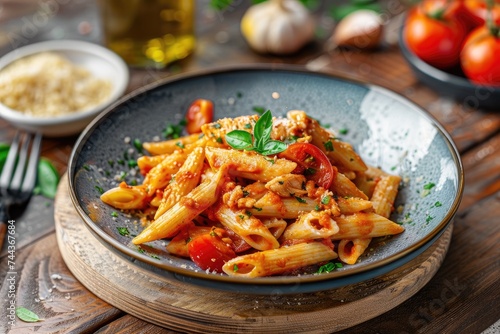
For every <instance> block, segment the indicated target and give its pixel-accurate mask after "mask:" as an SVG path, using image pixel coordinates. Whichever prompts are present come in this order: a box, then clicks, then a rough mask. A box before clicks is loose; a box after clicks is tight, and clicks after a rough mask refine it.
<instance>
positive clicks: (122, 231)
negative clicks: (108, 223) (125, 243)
mask: <svg viewBox="0 0 500 334" xmlns="http://www.w3.org/2000/svg"><path fill="white" fill-rule="evenodd" d="M116 229H117V230H118V233H120V235H121V236H124V237H128V236H129V235H130V232H129V231H128V228H126V227H117V228H116Z"/></svg>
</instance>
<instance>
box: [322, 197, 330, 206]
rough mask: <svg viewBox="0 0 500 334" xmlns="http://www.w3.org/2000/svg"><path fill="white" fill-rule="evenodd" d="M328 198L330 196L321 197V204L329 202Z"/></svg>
mask: <svg viewBox="0 0 500 334" xmlns="http://www.w3.org/2000/svg"><path fill="white" fill-rule="evenodd" d="M330 199H331V197H330V196H325V197H323V198H322V199H321V204H324V205H327V204H328V203H330Z"/></svg>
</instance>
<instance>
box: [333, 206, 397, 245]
mask: <svg viewBox="0 0 500 334" xmlns="http://www.w3.org/2000/svg"><path fill="white" fill-rule="evenodd" d="M333 219H334V220H335V221H336V222H337V225H338V227H339V232H338V233H337V234H334V235H333V236H332V237H331V239H332V240H342V239H356V238H362V239H366V238H375V237H382V236H386V235H393V234H399V233H401V232H403V231H404V228H403V227H402V226H401V225H399V224H396V223H394V222H392V221H390V220H389V219H387V218H385V217H382V216H380V215H377V214H376V213H361V212H359V213H354V214H352V215H342V216H339V217H333Z"/></svg>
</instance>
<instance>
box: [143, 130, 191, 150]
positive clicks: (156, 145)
mask: <svg viewBox="0 0 500 334" xmlns="http://www.w3.org/2000/svg"><path fill="white" fill-rule="evenodd" d="M199 138H200V134H199V133H196V134H192V135H188V136H184V137H179V138H176V139H169V140H164V141H159V142H146V143H143V144H142V147H144V149H145V150H146V151H148V152H149V153H150V154H152V155H160V154H172V153H174V152H175V151H176V150H178V149H179V148H183V147H185V146H186V145H188V144H193V143H194V142H196V141H197V140H198V139H199Z"/></svg>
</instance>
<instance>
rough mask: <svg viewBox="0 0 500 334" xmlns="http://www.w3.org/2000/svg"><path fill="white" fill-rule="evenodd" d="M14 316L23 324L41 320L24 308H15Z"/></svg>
mask: <svg viewBox="0 0 500 334" xmlns="http://www.w3.org/2000/svg"><path fill="white" fill-rule="evenodd" d="M16 315H17V317H18V318H19V319H21V320H22V321H25V322H38V321H41V320H42V319H40V317H39V316H38V315H37V314H36V313H35V312H33V311H30V310H28V309H27V308H25V307H18V308H16Z"/></svg>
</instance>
